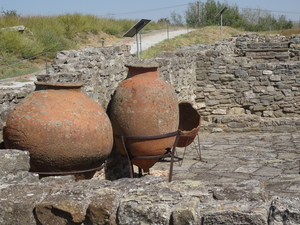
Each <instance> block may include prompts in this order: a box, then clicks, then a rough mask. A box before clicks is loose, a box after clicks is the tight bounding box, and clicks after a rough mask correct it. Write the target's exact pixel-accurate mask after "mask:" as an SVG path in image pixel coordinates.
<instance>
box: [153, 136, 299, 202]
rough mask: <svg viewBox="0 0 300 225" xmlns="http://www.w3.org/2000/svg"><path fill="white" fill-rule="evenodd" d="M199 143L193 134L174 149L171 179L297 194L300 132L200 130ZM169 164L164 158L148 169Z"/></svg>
mask: <svg viewBox="0 0 300 225" xmlns="http://www.w3.org/2000/svg"><path fill="white" fill-rule="evenodd" d="M199 143H200V149H199ZM199 143H198V139H197V138H196V139H195V140H194V142H193V143H192V144H191V145H189V146H188V147H187V148H186V149H184V148H177V149H176V153H177V154H176V155H177V158H176V162H175V163H174V169H173V178H172V180H173V181H176V180H186V179H191V180H198V181H201V182H202V183H203V184H205V185H207V186H210V187H212V188H214V189H215V188H217V187H222V188H225V187H230V186H235V190H238V189H239V188H238V187H240V188H241V189H247V188H250V189H255V188H256V187H259V188H263V189H264V190H265V191H266V192H267V193H269V195H271V196H278V197H300V174H299V156H300V154H299V151H300V150H299V148H300V133H239V134H238V133H230V134H227V133H225V134H224V133H222V134H221V133H219V134H207V133H204V134H202V133H199ZM200 156H201V160H197V158H199V157H200ZM169 166H170V163H169V159H167V158H165V159H164V160H161V161H159V162H157V163H156V164H155V165H154V166H153V167H152V168H151V170H150V173H151V171H153V173H155V172H157V171H166V170H169ZM166 179H167V178H166Z"/></svg>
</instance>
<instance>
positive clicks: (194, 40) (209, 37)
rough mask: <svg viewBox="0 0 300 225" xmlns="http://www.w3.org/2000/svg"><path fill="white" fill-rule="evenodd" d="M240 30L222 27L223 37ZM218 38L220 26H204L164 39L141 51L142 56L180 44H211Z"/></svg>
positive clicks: (174, 48)
mask: <svg viewBox="0 0 300 225" xmlns="http://www.w3.org/2000/svg"><path fill="white" fill-rule="evenodd" d="M238 33H241V31H239V30H236V29H234V28H230V27H224V28H223V38H227V37H231V36H233V35H236V34H238ZM219 39H220V27H219V26H210V27H204V28H201V29H198V30H195V31H192V32H189V33H187V34H183V35H180V36H177V37H175V38H173V39H170V40H164V41H163V42H160V43H158V44H157V45H155V46H153V47H150V48H149V49H147V50H146V51H143V52H142V53H141V57H142V58H145V59H146V58H153V57H155V54H156V53H158V52H164V51H174V50H176V49H178V48H180V47H182V46H187V45H197V44H212V43H214V42H216V41H218V40H219Z"/></svg>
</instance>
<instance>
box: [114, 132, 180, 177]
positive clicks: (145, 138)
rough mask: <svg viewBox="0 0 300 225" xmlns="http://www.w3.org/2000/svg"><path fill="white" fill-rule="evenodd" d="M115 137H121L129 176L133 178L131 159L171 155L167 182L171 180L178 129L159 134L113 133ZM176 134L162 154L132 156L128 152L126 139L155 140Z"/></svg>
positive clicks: (178, 134)
mask: <svg viewBox="0 0 300 225" xmlns="http://www.w3.org/2000/svg"><path fill="white" fill-rule="evenodd" d="M114 136H115V137H117V138H121V140H122V144H123V147H124V149H125V151H126V157H127V160H128V164H129V168H130V177H131V178H134V169H133V163H132V160H133V159H160V158H166V157H171V162H170V171H169V182H171V181H172V173H173V163H174V154H175V151H176V145H177V142H178V140H179V137H180V131H179V130H178V131H174V132H171V133H166V134H161V135H153V136H122V135H116V134H115V135H114ZM174 136H176V139H175V141H174V144H173V146H172V148H170V149H166V151H167V152H166V153H165V154H163V155H154V156H133V155H132V154H131V152H130V149H129V148H128V141H129V140H139V141H143V140H144V141H146V140H155V139H162V138H169V137H174ZM141 172H142V170H141V168H139V174H141Z"/></svg>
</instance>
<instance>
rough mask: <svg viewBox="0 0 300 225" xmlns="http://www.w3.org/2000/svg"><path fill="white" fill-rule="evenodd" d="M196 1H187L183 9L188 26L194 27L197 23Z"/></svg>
mask: <svg viewBox="0 0 300 225" xmlns="http://www.w3.org/2000/svg"><path fill="white" fill-rule="evenodd" d="M197 7H198V6H197V2H194V3H189V4H188V8H187V10H186V11H185V20H186V24H187V25H188V26H190V27H195V26H196V25H197V23H198V11H197Z"/></svg>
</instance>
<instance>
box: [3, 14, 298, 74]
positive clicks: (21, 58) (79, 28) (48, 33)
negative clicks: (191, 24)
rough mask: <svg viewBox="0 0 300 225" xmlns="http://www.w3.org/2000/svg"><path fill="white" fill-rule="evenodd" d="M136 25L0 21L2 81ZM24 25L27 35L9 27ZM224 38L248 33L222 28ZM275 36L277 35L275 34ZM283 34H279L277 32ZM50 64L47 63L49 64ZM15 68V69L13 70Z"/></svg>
mask: <svg viewBox="0 0 300 225" xmlns="http://www.w3.org/2000/svg"><path fill="white" fill-rule="evenodd" d="M136 22H137V21H134V20H115V19H112V18H99V17H96V16H93V15H82V14H66V15H58V16H28V17H19V16H17V15H14V16H11V15H8V16H1V17H0V40H1V42H0V79H4V78H9V77H16V76H21V75H25V74H30V73H33V72H37V71H40V70H43V69H45V60H46V54H45V52H48V53H47V59H48V60H49V61H51V60H53V59H54V58H55V56H56V52H58V51H61V50H70V49H81V48H83V47H86V46H102V43H103V42H104V44H105V46H108V45H112V44H115V43H117V42H119V41H121V40H123V39H124V38H122V35H123V34H124V33H125V32H126V31H127V30H128V29H129V28H130V27H132V26H133V25H134V24H135V23H136ZM20 25H23V26H25V27H26V29H25V31H24V32H22V33H21V32H18V31H16V30H14V29H9V27H13V26H20ZM165 28H166V24H164V23H155V22H151V23H149V24H148V25H147V26H145V28H144V29H143V31H142V32H143V33H147V32H151V31H154V30H159V29H165ZM222 30H223V35H222V38H227V37H231V36H233V35H236V34H239V33H242V32H245V31H239V30H237V29H234V28H231V27H223V29H222ZM297 32H298V33H299V32H300V31H299V30H285V31H283V33H282V35H287V36H288V35H290V34H292V33H297ZM272 33H275V31H273V32H272ZM277 33H280V32H277ZM220 39H221V37H220V27H219V26H211V27H204V28H200V29H197V30H195V31H193V32H190V33H188V34H184V35H181V36H179V37H176V38H174V39H170V40H165V41H164V42H161V43H160V44H158V45H156V46H154V47H151V48H150V49H148V50H147V51H145V52H142V54H141V56H142V58H151V57H153V56H154V54H155V53H156V52H160V51H173V50H175V49H177V48H180V47H182V46H185V45H195V44H209V43H214V42H215V41H218V40H220ZM49 61H48V62H49ZM12 65H13V66H12Z"/></svg>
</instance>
